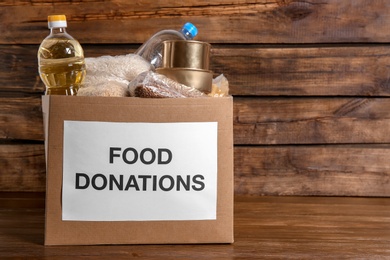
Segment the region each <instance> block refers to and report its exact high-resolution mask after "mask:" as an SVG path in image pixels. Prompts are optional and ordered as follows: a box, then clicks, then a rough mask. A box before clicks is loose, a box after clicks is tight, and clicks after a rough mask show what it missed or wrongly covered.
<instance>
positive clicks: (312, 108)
mask: <svg viewBox="0 0 390 260" xmlns="http://www.w3.org/2000/svg"><path fill="white" fill-rule="evenodd" d="M0 101H1V102H0V115H1V116H0V140H2V141H13V140H34V141H43V123H42V112H41V100H40V96H36V97H27V98H0ZM389 110H390V99H388V98H281V97H279V98H234V122H233V123H234V143H235V144H236V145H248V144H261V145H264V144H271V145H274V144H337V143H350V144H359V143H377V144H382V143H389V142H390V137H389V135H388V129H389V128H390V113H389V112H388V111H389Z"/></svg>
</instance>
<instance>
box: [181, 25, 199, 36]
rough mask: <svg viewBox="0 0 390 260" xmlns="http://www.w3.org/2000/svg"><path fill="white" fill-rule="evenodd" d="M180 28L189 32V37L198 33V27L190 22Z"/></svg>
mask: <svg viewBox="0 0 390 260" xmlns="http://www.w3.org/2000/svg"><path fill="white" fill-rule="evenodd" d="M182 30H183V31H185V32H188V33H189V34H191V36H192V37H191V38H194V37H195V36H196V35H197V34H198V29H197V28H196V26H195V25H193V24H192V23H186V24H184V25H183V28H182Z"/></svg>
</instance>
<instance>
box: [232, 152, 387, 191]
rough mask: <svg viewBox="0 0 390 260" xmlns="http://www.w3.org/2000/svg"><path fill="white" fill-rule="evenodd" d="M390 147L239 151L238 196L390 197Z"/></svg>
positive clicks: (236, 155)
mask: <svg viewBox="0 0 390 260" xmlns="http://www.w3.org/2000/svg"><path fill="white" fill-rule="evenodd" d="M389 151H390V145H364V146H363V145H350V146H349V145H348V146H347V145H331V146H329V145H324V146H317V145H314V146H276V147H269V146H259V147H245V146H244V147H236V148H235V153H234V164H235V171H234V172H235V192H236V194H250V195H295V196H301V195H309V196H310V195H314V196H374V197H375V196H378V197H381V196H384V197H389V196H390V189H389V187H390V165H389V161H390V152H389Z"/></svg>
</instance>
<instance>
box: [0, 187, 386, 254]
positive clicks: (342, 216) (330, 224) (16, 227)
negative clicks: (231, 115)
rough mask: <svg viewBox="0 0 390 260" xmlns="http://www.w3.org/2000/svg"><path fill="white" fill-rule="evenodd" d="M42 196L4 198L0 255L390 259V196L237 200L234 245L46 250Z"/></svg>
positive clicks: (2, 195)
mask: <svg viewBox="0 0 390 260" xmlns="http://www.w3.org/2000/svg"><path fill="white" fill-rule="evenodd" d="M44 203H45V200H44V194H35V193H34V194H31V193H18V194H14V193H0V258H1V259H3V258H8V259H25V258H30V259H31V258H33V259H44V258H45V259H46V258H54V259H68V258H71V259H79V258H93V259H95V258H101V259H129V258H148V259H390V198H352V197H350V198H346V197H247V196H246V197H241V196H238V197H236V198H235V221H234V225H235V242H234V243H233V244H218V245H115V246H46V247H45V246H44V245H43V239H44Z"/></svg>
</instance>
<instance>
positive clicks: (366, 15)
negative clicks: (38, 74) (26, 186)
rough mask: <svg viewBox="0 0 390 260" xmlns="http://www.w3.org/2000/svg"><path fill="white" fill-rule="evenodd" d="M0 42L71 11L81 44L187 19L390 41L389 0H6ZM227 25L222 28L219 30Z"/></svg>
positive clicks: (287, 35)
mask: <svg viewBox="0 0 390 260" xmlns="http://www.w3.org/2000/svg"><path fill="white" fill-rule="evenodd" d="M0 8H1V9H0V10H1V12H2V15H1V16H0V24H2V25H3V26H1V27H0V35H2V37H1V38H0V44H19V43H22V44H28V43H33V44H37V43H39V42H40V41H41V40H42V39H43V37H45V35H46V34H47V23H46V16H47V15H49V14H52V13H65V14H67V15H68V20H69V30H70V31H71V32H72V35H73V36H74V37H76V39H79V40H80V41H81V43H126V44H127V43H142V42H144V41H145V40H146V39H147V38H148V36H149V35H152V34H153V33H154V32H156V31H159V30H161V29H165V28H177V29H179V27H180V26H181V24H183V23H184V22H186V21H191V22H193V23H194V24H196V25H197V26H198V27H199V31H200V33H199V39H201V40H204V41H208V42H212V43H319V42H325V43H329V42H337V43H340V42H388V41H389V39H390V36H389V34H388V33H387V32H388V28H389V27H388V26H389V24H390V17H389V16H388V15H387V14H386V12H384V10H387V9H389V8H390V3H389V2H388V1H383V0H372V1H369V2H367V1H366V0H353V1H352V0H349V1H340V0H312V1H300V0H277V1H273V2H272V1H266V0H260V1H244V0H240V1H229V0H218V1H212V2H210V1H208V0H197V1H192V0H191V1H190V0H185V1H181V2H180V3H178V2H177V1H172V0H165V1H157V2H156V1H153V0H145V1H137V2H134V1H126V0H116V1H98V0H96V1H90V0H84V1H76V2H73V1H71V2H65V3H64V1H62V0H55V1H51V0H50V1H12V0H5V1H2V2H1V3H0ZM221 32H223V33H221Z"/></svg>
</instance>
